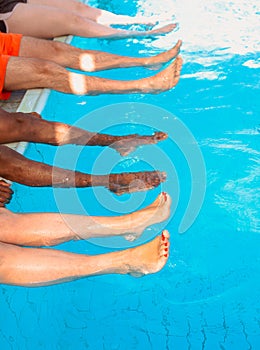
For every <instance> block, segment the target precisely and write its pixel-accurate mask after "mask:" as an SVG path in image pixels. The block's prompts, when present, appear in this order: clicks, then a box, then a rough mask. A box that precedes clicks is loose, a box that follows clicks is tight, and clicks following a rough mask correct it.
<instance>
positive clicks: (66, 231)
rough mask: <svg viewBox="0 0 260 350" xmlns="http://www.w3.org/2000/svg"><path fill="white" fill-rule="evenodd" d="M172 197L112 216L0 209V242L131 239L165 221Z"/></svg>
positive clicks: (37, 243) (41, 243)
mask: <svg viewBox="0 0 260 350" xmlns="http://www.w3.org/2000/svg"><path fill="white" fill-rule="evenodd" d="M170 206H171V198H170V196H169V195H167V194H166V193H162V194H160V195H159V196H158V197H157V199H156V200H155V201H154V202H153V203H152V204H151V205H149V206H148V207H146V208H144V209H141V210H138V211H136V212H133V213H131V214H127V215H121V216H115V217H101V216H83V215H70V214H58V213H32V214H26V213H22V214H15V213H12V212H11V211H9V210H7V209H3V208H2V209H0V227H1V231H0V241H1V242H4V243H9V244H16V245H25V246H53V245H57V244H60V243H64V242H68V241H71V240H79V239H88V238H91V237H94V238H95V237H108V236H125V237H126V238H127V239H130V240H133V239H136V238H138V237H139V236H140V235H141V234H142V232H143V231H144V229H145V228H146V227H148V226H150V225H153V224H155V223H159V222H162V221H164V220H166V219H167V218H168V217H169V215H170Z"/></svg>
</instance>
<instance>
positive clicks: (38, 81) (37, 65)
mask: <svg viewBox="0 0 260 350" xmlns="http://www.w3.org/2000/svg"><path fill="white" fill-rule="evenodd" d="M181 66H182V59H181V57H179V56H178V57H177V58H176V59H175V61H173V62H172V63H171V64H169V66H168V67H167V68H165V69H164V70H162V71H161V72H159V73H157V74H156V75H154V76H152V77H149V78H144V79H139V80H130V81H121V80H110V79H103V78H97V77H91V76H86V75H82V74H78V73H74V72H69V71H67V70H66V69H65V68H64V67H61V66H59V65H58V64H56V63H52V62H49V61H45V60H40V59H32V58H23V57H11V58H10V59H9V61H8V64H7V71H6V76H5V83H4V88H5V89H6V90H10V91H12V90H20V89H33V88H50V89H54V90H57V91H61V92H64V93H73V94H77V95H99V94H127V93H154V94H156V93H157V94H158V93H160V92H163V91H167V90H170V89H171V88H173V87H174V86H175V85H176V84H177V83H178V81H179V78H180V71H181Z"/></svg>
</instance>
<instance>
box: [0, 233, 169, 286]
mask: <svg viewBox="0 0 260 350" xmlns="http://www.w3.org/2000/svg"><path fill="white" fill-rule="evenodd" d="M168 255H169V233H168V232H167V231H164V232H163V233H162V235H161V236H158V237H156V238H155V239H154V240H152V241H151V242H149V243H146V244H144V245H141V246H139V247H136V248H131V249H126V250H123V251H118V252H113V253H108V254H101V255H96V256H90V255H83V254H82V255H80V254H73V253H67V252H64V251H60V250H54V249H42V248H38V249H37V248H22V247H17V246H15V245H11V244H5V243H0V261H1V264H0V283H4V284H12V285H19V286H28V287H33V286H46V285H51V284H57V283H61V282H65V281H71V280H74V279H78V278H81V277H87V276H93V275H102V274H110V273H117V274H131V275H133V276H138V277H140V276H142V275H146V274H150V273H155V272H158V271H159V270H161V269H162V268H163V266H164V265H165V264H166V262H167V259H168Z"/></svg>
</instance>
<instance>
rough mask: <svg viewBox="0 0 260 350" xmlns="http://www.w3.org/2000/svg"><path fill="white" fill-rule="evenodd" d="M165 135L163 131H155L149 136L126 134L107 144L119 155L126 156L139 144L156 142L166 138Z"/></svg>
mask: <svg viewBox="0 0 260 350" xmlns="http://www.w3.org/2000/svg"><path fill="white" fill-rule="evenodd" d="M167 137H168V135H167V134H166V133H164V132H155V133H154V134H153V135H151V136H140V135H137V134H134V135H128V136H124V137H122V140H120V141H116V142H115V143H113V144H111V145H109V147H111V148H113V149H115V150H116V151H117V152H119V153H120V154H121V156H127V155H128V154H129V153H131V152H133V151H134V150H135V149H136V148H137V147H139V146H143V145H152V144H156V143H157V142H160V141H163V140H165V139H167Z"/></svg>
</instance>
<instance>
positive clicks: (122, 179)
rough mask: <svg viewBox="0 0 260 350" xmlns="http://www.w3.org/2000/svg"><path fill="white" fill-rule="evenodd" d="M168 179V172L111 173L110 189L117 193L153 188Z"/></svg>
mask: <svg viewBox="0 0 260 350" xmlns="http://www.w3.org/2000/svg"><path fill="white" fill-rule="evenodd" d="M165 180H166V173H164V172H160V171H142V172H136V173H121V174H110V175H109V185H108V186H109V190H110V191H112V192H114V193H115V194H117V195H121V194H124V193H132V192H137V191H147V190H151V189H153V188H155V187H157V186H159V185H160V183H161V182H164V181H165Z"/></svg>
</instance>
